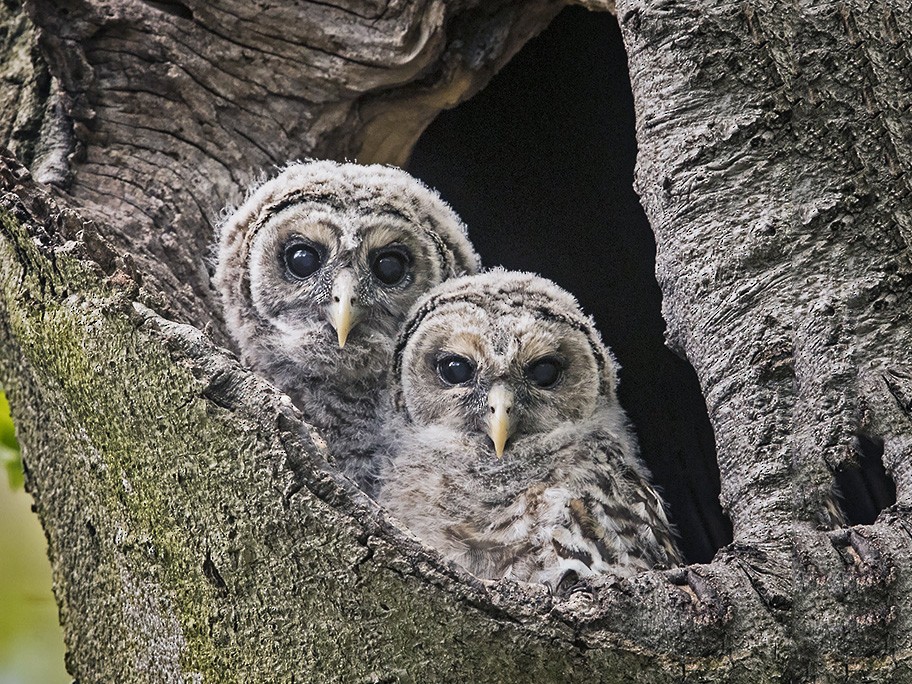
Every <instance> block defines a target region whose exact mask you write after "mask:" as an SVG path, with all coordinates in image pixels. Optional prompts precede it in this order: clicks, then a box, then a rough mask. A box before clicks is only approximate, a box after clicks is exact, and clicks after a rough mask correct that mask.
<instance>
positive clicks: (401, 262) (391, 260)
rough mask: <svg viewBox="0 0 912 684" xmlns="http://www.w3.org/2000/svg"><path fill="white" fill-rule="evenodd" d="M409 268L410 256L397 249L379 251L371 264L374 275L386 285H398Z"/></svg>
mask: <svg viewBox="0 0 912 684" xmlns="http://www.w3.org/2000/svg"><path fill="white" fill-rule="evenodd" d="M407 270H408V257H407V256H406V255H405V254H403V253H402V252H400V251H398V250H395V249H387V250H383V251H382V252H378V253H377V255H376V256H374V262H373V263H372V264H371V271H372V272H373V274H374V276H375V277H376V278H377V280H379V281H380V282H381V283H383V284H384V285H398V284H399V283H401V282H402V279H403V278H405V274H406V271H407Z"/></svg>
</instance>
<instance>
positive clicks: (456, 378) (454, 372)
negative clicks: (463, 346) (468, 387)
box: [437, 356, 475, 385]
mask: <svg viewBox="0 0 912 684" xmlns="http://www.w3.org/2000/svg"><path fill="white" fill-rule="evenodd" d="M437 372H438V373H439V374H440V377H441V378H443V381H444V382H445V383H447V384H449V385H462V384H465V383H467V382H468V381H469V380H471V379H472V376H474V375H475V364H473V363H472V362H471V361H469V360H468V359H467V358H465V357H464V356H444V357H443V358H442V359H440V360H439V361H438V362H437Z"/></svg>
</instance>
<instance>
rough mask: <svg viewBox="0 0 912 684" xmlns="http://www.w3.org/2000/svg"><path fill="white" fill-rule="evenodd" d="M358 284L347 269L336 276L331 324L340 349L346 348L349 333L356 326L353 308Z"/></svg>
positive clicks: (330, 315) (330, 313) (331, 306)
mask: <svg viewBox="0 0 912 684" xmlns="http://www.w3.org/2000/svg"><path fill="white" fill-rule="evenodd" d="M356 288H357V285H356V282H355V276H354V274H353V273H352V272H351V271H349V270H348V269H345V270H343V271H341V272H340V273H339V275H337V276H336V281H335V282H334V283H333V289H332V295H333V300H332V303H330V305H329V310H328V314H329V322H330V324H331V325H332V327H333V328H335V329H336V335H337V336H338V338H339V347H344V346H345V341H346V340H347V339H348V333H349V332H350V331H351V329H352V326H353V325H354V316H353V312H352V306H353V305H354V303H355V299H356V296H355V292H356Z"/></svg>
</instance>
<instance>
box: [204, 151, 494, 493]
mask: <svg viewBox="0 0 912 684" xmlns="http://www.w3.org/2000/svg"><path fill="white" fill-rule="evenodd" d="M216 251H217V254H216V268H215V274H214V278H213V282H214V285H215V287H216V288H217V289H218V291H219V292H220V294H221V298H222V302H223V307H224V314H225V322H226V324H227V326H228V330H229V332H230V333H231V335H232V336H233V337H234V340H235V341H236V342H237V345H238V347H239V349H240V352H241V355H242V359H243V360H244V361H245V362H246V363H248V364H249V365H250V366H251V367H252V368H254V369H255V370H256V371H258V372H259V373H260V374H261V375H263V376H265V377H266V379H268V380H269V381H271V382H272V383H273V384H274V385H276V386H277V387H278V388H280V389H281V390H283V391H284V392H286V393H287V394H288V395H289V396H290V397H291V399H292V401H293V402H294V403H295V404H296V405H297V406H298V408H300V409H301V411H302V412H303V414H304V417H305V419H306V420H307V421H308V422H309V423H310V424H311V425H313V426H314V427H316V428H317V430H318V431H319V432H320V434H321V435H322V437H323V438H324V439H325V441H326V443H327V445H328V447H329V451H330V458H331V459H332V460H333V461H334V462H335V465H336V466H337V467H339V468H340V469H341V470H342V471H343V472H345V473H346V474H347V475H349V476H350V477H351V478H352V479H353V480H355V482H356V483H357V484H359V485H360V486H361V487H362V488H363V489H365V490H367V491H372V490H373V487H374V484H375V481H376V470H377V467H376V460H375V459H374V458H373V452H374V450H375V447H376V442H377V438H378V430H377V422H376V421H377V407H378V405H379V403H380V401H381V398H382V396H383V395H384V389H385V387H386V381H387V377H388V374H389V368H390V366H391V364H392V357H393V345H394V341H395V337H396V334H397V332H398V330H399V326H400V324H401V323H402V320H403V318H404V317H405V314H406V313H407V312H408V310H409V308H410V307H411V306H412V305H413V304H414V303H415V301H416V300H417V299H418V297H419V296H420V295H422V294H423V293H425V292H427V291H428V290H430V289H431V288H432V287H434V286H435V285H437V284H439V283H441V282H442V281H444V280H446V279H448V278H452V277H454V276H458V275H463V274H467V273H473V272H475V271H476V270H477V269H478V267H479V263H478V256H477V255H476V253H475V251H474V249H473V248H472V245H471V243H470V242H469V240H468V237H467V235H466V229H465V226H464V225H463V223H462V221H461V220H460V219H459V217H458V216H457V215H456V214H455V213H454V212H453V210H452V209H451V208H450V207H449V206H448V205H447V204H446V203H445V202H444V201H443V200H442V199H441V198H440V197H439V196H438V195H437V193H435V192H434V191H433V190H430V189H429V188H427V187H426V186H424V185H423V184H422V183H421V182H419V181H418V180H416V179H415V178H413V177H412V176H410V175H408V174H407V173H405V172H404V171H401V170H399V169H396V168H392V167H385V166H379V165H371V166H361V165H358V164H340V163H336V162H332V161H312V162H307V163H295V164H291V165H289V166H288V167H286V168H285V169H284V170H283V171H282V172H281V173H280V174H279V175H278V176H277V177H275V178H273V179H272V180H269V181H268V182H265V183H262V184H261V185H259V186H257V187H255V188H253V189H252V190H251V191H250V193H249V194H248V196H247V199H246V200H245V201H244V202H243V203H242V204H241V205H240V206H239V207H238V208H237V209H236V210H235V211H234V212H233V213H232V214H231V215H230V216H229V217H228V218H227V219H226V220H225V221H224V222H223V223H222V225H221V226H220V227H219V238H218V245H217V247H216Z"/></svg>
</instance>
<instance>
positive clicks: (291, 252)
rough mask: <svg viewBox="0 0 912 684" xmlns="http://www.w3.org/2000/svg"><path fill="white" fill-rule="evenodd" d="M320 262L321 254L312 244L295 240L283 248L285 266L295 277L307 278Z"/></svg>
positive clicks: (321, 260) (321, 262)
mask: <svg viewBox="0 0 912 684" xmlns="http://www.w3.org/2000/svg"><path fill="white" fill-rule="evenodd" d="M322 264H323V257H322V255H321V254H320V252H319V250H318V249H317V248H316V247H313V246H312V245H307V244H304V243H301V242H295V243H293V244H290V245H288V247H286V248H285V266H286V267H287V268H288V272H289V273H291V275H293V276H294V277H295V278H300V279H301V280H303V279H305V278H309V277H310V276H312V275H313V274H314V273H316V272H317V269H319V268H320V266H322Z"/></svg>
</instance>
